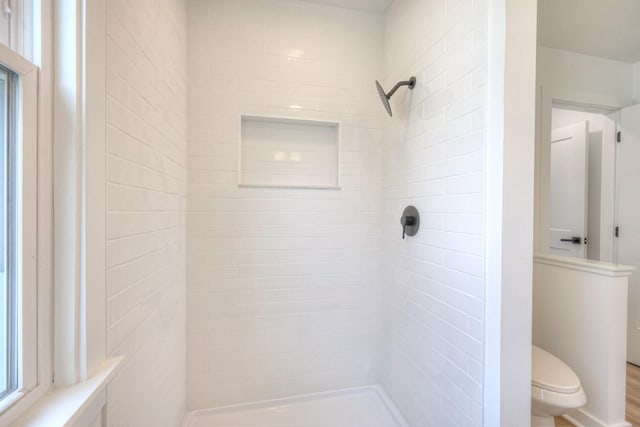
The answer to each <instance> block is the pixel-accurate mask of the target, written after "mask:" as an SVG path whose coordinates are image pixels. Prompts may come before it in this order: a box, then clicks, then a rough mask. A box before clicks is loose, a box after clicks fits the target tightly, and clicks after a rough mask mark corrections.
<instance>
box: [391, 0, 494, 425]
mask: <svg viewBox="0 0 640 427" xmlns="http://www.w3.org/2000/svg"><path fill="white" fill-rule="evenodd" d="M485 9H486V3H485V1H484V0H434V1H423V0H396V1H395V2H394V3H393V5H392V6H391V8H390V10H389V11H388V15H387V23H386V44H385V50H384V51H385V63H386V67H385V71H386V73H385V75H386V80H385V81H386V83H387V86H390V85H391V84H392V83H393V82H395V81H397V80H400V79H403V80H404V79H407V78H408V77H409V76H410V75H415V76H416V77H417V78H418V85H417V87H416V89H415V90H413V91H412V92H410V93H409V92H408V91H402V92H398V95H397V96H396V97H394V99H393V108H394V110H395V111H396V118H394V120H393V121H392V122H390V126H389V128H388V129H387V133H386V134H385V138H384V139H385V145H384V155H383V159H384V180H383V182H384V208H383V214H384V218H383V221H384V249H385V251H384V283H383V294H382V301H383V320H382V327H383V331H384V341H383V345H382V349H383V354H384V356H383V363H382V365H381V368H380V372H381V378H382V384H383V385H384V387H385V389H386V391H387V393H388V394H389V395H390V397H391V398H392V399H393V401H394V402H395V403H396V405H397V406H398V408H399V409H400V411H401V412H402V413H403V415H404V416H405V418H406V419H407V421H408V422H409V424H410V425H411V426H433V427H460V426H480V425H482V397H483V396H482V385H483V341H484V339H483V311H484V293H483V289H484V280H483V276H484V271H483V265H484V237H483V236H484V229H483V224H484V212H485V206H484V163H485V161H484V159H485V157H484V147H485V141H484V136H483V135H484V126H485V90H486V87H485V84H486V74H485V69H486V64H485V57H486V39H485V33H486V29H487V15H486V10H485ZM406 205H415V206H416V207H417V208H418V210H419V212H420V215H421V225H420V232H419V233H418V234H417V235H416V236H415V237H412V238H408V239H406V240H402V239H401V236H400V230H399V228H398V220H399V218H400V215H401V213H402V210H403V209H404V207H405V206H406Z"/></svg>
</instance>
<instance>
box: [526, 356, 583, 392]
mask: <svg viewBox="0 0 640 427" xmlns="http://www.w3.org/2000/svg"><path fill="white" fill-rule="evenodd" d="M531 347H532V354H531V356H532V357H531V384H532V385H534V386H536V387H539V388H542V389H545V390H549V391H554V392H556V393H575V392H577V391H578V390H580V379H579V378H578V376H577V375H576V373H575V372H573V370H571V368H570V367H568V366H567V365H566V364H565V363H564V362H563V361H562V360H560V359H558V358H557V357H555V356H554V355H553V354H551V353H548V352H546V351H544V350H543V349H541V348H540V347H536V346H535V345H534V346H531Z"/></svg>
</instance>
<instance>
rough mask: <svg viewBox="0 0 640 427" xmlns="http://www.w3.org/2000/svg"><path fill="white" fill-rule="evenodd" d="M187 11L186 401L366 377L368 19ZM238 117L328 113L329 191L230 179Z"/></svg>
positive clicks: (207, 3)
mask: <svg viewBox="0 0 640 427" xmlns="http://www.w3.org/2000/svg"><path fill="white" fill-rule="evenodd" d="M188 22H189V36H188V40H189V42H188V46H189V91H188V92H189V107H188V111H189V119H188V122H189V144H188V147H189V148H188V156H189V168H188V169H189V187H188V194H189V197H188V221H187V223H188V233H187V234H188V253H187V275H188V303H187V305H188V310H187V311H188V314H187V323H188V327H187V335H188V336H187V389H188V407H189V408H190V409H196V408H206V407H213V406H220V405H225V404H231V403H238V402H247V401H255V400H260V399H269V398H276V397H281V396H290V395H296V394H300V393H309V392H317V391H321V390H329V389H336V388H345V387H352V386H359V385H365V384H371V383H375V382H376V378H375V368H374V367H375V357H376V354H378V342H379V339H378V338H379V334H378V331H379V325H378V322H379V313H380V312H379V304H380V299H379V294H380V280H381V261H380V253H381V235H382V233H381V217H380V203H381V189H382V183H381V139H382V129H381V128H382V126H383V116H382V107H381V105H380V103H379V100H378V98H377V94H376V91H375V87H374V84H373V82H374V80H375V79H380V78H381V74H382V65H383V62H382V51H381V46H382V45H383V40H384V37H383V31H384V17H383V16H381V15H373V14H366V13H360V12H354V11H350V10H347V9H339V8H335V7H327V6H321V5H317V4H313V3H307V2H300V1H286V0H246V1H241V2H239V1H233V0H190V1H189V2H188ZM240 114H254V115H269V116H284V117H297V118H307V119H317V120H335V121H340V122H341V124H342V142H341V143H342V145H341V160H340V166H341V185H342V188H341V189H340V190H311V189H282V188H244V187H238V185H237V183H238V160H239V159H238V143H239V138H240V119H239V117H240ZM396 231H397V230H396Z"/></svg>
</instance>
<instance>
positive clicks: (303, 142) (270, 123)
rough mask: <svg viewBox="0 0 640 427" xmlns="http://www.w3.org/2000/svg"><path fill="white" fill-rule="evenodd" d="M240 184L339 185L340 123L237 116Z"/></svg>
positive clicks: (323, 187)
mask: <svg viewBox="0 0 640 427" xmlns="http://www.w3.org/2000/svg"><path fill="white" fill-rule="evenodd" d="M240 121H241V126H240V129H241V131H240V172H239V182H238V184H239V185H240V186H244V187H286V188H319V189H338V188H340V170H339V164H340V124H339V123H338V122H327V121H317V120H305V119H289V118H276V117H261V116H247V115H242V116H241V117H240Z"/></svg>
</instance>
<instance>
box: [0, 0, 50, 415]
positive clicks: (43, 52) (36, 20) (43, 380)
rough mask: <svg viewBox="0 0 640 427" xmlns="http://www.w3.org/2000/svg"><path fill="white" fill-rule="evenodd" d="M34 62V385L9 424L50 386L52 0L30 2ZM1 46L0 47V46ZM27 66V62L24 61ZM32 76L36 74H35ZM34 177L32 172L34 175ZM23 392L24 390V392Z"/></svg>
mask: <svg viewBox="0 0 640 427" xmlns="http://www.w3.org/2000/svg"><path fill="white" fill-rule="evenodd" d="M33 6H34V7H33V11H32V12H33V16H32V18H33V25H34V28H33V32H34V34H33V39H32V41H33V62H34V63H35V64H37V65H39V67H40V72H39V81H38V95H37V96H38V106H37V109H38V110H37V120H38V124H37V140H38V142H37V144H38V146H37V187H38V190H37V245H38V250H37V287H38V289H37V304H38V306H37V312H38V321H37V351H36V350H35V349H34V350H33V354H37V356H38V359H37V384H36V385H35V387H33V388H32V389H31V390H29V391H28V392H26V390H25V391H23V392H21V396H19V399H16V400H15V401H14V402H12V404H11V405H8V406H11V407H10V408H9V409H7V410H6V412H4V411H3V413H2V416H1V417H0V426H6V425H10V424H11V422H12V421H13V420H15V419H16V418H17V417H18V416H19V415H20V414H22V413H23V412H24V411H25V410H26V409H27V408H29V407H30V406H31V405H33V404H34V403H35V402H37V401H38V400H39V399H40V398H41V397H42V396H43V395H44V394H45V393H46V392H47V390H48V389H49V388H50V387H51V376H52V374H51V373H52V340H53V338H52V336H53V326H52V323H53V322H52V312H51V308H52V307H51V298H52V297H51V295H52V239H53V234H52V170H51V167H52V164H51V159H52V153H51V149H52V147H51V129H52V117H51V114H52V50H51V48H52V45H51V39H52V36H51V35H52V8H51V2H49V1H46V0H36V1H35V2H34V5H33ZM0 49H2V47H0ZM25 64H26V65H27V67H33V65H31V66H29V64H27V63H25ZM34 75H35V74H34ZM31 114H34V113H31ZM34 176H35V175H34ZM25 392H26V393H25Z"/></svg>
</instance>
